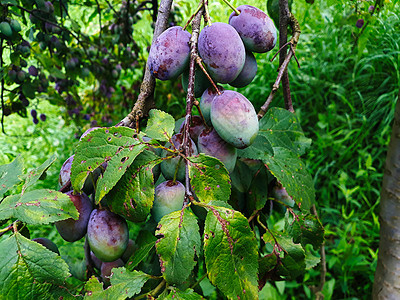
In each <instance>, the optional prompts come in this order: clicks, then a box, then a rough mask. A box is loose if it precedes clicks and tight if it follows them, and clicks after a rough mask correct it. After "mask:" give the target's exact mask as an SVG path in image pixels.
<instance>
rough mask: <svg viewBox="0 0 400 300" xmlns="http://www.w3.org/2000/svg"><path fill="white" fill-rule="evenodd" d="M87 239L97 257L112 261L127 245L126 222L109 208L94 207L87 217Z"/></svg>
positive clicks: (118, 256) (127, 231)
mask: <svg viewBox="0 0 400 300" xmlns="http://www.w3.org/2000/svg"><path fill="white" fill-rule="evenodd" d="M87 239H88V242H89V246H90V249H91V250H92V251H93V253H94V254H95V255H96V257H97V258H99V259H100V260H101V261H103V262H110V261H114V260H116V259H118V258H120V257H121V256H122V254H123V253H124V252H125V250H126V248H127V246H128V243H129V230H128V224H127V223H126V221H125V219H124V218H122V217H121V216H119V215H117V214H115V213H113V212H111V211H109V210H106V209H94V210H93V211H92V214H91V215H90V218H89V223H88V227H87Z"/></svg>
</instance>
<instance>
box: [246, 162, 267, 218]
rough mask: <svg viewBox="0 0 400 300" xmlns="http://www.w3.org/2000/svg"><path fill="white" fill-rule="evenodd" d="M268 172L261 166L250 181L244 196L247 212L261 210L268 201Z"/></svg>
mask: <svg viewBox="0 0 400 300" xmlns="http://www.w3.org/2000/svg"><path fill="white" fill-rule="evenodd" d="M268 174H269V172H268V170H267V168H266V167H265V166H263V165H262V166H261V167H260V169H259V170H258V172H257V173H256V174H255V175H254V177H253V180H252V181H251V184H250V187H249V190H248V191H247V195H246V206H247V210H248V211H249V212H253V211H258V210H261V209H262V208H263V207H264V206H265V204H266V203H267V200H268Z"/></svg>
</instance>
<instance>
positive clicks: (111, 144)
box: [71, 127, 147, 204]
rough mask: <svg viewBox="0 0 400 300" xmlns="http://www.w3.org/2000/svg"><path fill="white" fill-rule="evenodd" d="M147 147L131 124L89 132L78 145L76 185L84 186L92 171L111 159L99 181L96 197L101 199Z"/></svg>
mask: <svg viewBox="0 0 400 300" xmlns="http://www.w3.org/2000/svg"><path fill="white" fill-rule="evenodd" d="M146 147H147V146H146V145H144V144H141V143H140V141H139V139H138V138H137V134H136V131H135V130H133V129H130V128H127V127H110V128H98V129H95V130H93V131H91V132H89V134H88V135H87V136H85V137H84V138H83V139H82V140H81V141H80V142H79V144H78V146H77V150H76V154H75V157H74V161H73V163H72V168H71V183H72V187H73V188H74V189H75V190H81V188H82V187H83V185H84V182H85V180H86V177H87V176H88V175H89V174H90V172H93V171H94V170H95V169H96V168H97V167H99V166H100V165H101V164H102V163H104V162H107V163H108V164H107V168H106V170H105V172H104V174H103V176H101V177H100V178H99V179H98V181H97V187H96V199H95V200H96V204H97V203H99V202H100V200H101V199H102V198H103V197H104V196H105V195H107V194H108V192H109V191H110V190H111V189H112V188H113V187H114V186H115V184H116V183H117V182H118V181H119V180H120V179H121V177H122V176H123V175H124V174H125V172H126V170H127V168H128V167H129V166H130V165H131V163H132V162H133V160H134V159H135V158H136V157H137V155H139V153H140V152H142V151H143V149H144V148H146Z"/></svg>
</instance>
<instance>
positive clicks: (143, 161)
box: [107, 150, 158, 222]
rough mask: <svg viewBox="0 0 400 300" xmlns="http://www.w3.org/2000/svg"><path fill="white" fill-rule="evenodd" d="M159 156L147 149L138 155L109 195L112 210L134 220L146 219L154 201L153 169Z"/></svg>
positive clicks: (109, 204)
mask: <svg viewBox="0 0 400 300" xmlns="http://www.w3.org/2000/svg"><path fill="white" fill-rule="evenodd" d="M157 158H158V156H157V155H155V154H153V153H152V152H151V151H147V150H145V151H144V152H142V153H140V154H139V155H138V157H137V158H136V159H135V160H134V161H133V163H132V165H131V166H130V167H129V168H128V169H127V170H126V172H125V174H124V175H123V176H122V177H121V179H120V180H119V181H118V183H117V184H116V185H115V186H114V187H113V188H112V190H111V191H110V192H109V194H108V196H107V204H108V206H109V207H110V209H111V211H113V212H115V213H117V214H119V215H121V216H123V217H125V218H126V219H128V220H130V221H132V222H142V221H145V220H146V218H147V215H148V214H149V213H150V210H151V208H152V206H153V201H154V179H153V173H152V169H153V167H154V166H155V165H156V164H157V163H158V161H157ZM107 168H108V167H107Z"/></svg>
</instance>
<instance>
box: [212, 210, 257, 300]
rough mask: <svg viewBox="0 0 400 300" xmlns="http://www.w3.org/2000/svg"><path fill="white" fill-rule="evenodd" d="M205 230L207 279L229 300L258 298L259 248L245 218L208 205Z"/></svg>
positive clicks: (234, 212)
mask: <svg viewBox="0 0 400 300" xmlns="http://www.w3.org/2000/svg"><path fill="white" fill-rule="evenodd" d="M209 209H210V211H209V212H208V214H207V218H206V222H205V229H204V256H205V263H206V267H207V274H208V278H209V279H210V281H211V283H212V284H214V285H215V286H217V287H218V288H219V289H220V290H221V291H222V292H223V293H224V295H225V296H227V297H228V298H229V299H239V298H240V299H251V300H252V299H257V295H258V284H257V270H258V261H257V258H258V249H257V241H256V238H255V236H254V233H253V232H252V231H251V229H250V226H249V224H248V222H247V219H246V218H245V217H244V216H243V215H242V214H241V213H240V212H237V211H234V210H231V209H226V208H222V207H217V206H214V207H213V206H210V207H209Z"/></svg>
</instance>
